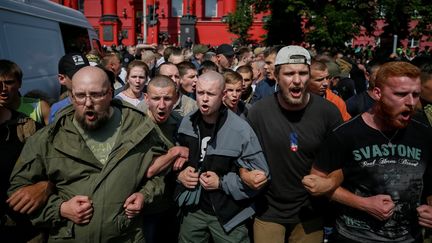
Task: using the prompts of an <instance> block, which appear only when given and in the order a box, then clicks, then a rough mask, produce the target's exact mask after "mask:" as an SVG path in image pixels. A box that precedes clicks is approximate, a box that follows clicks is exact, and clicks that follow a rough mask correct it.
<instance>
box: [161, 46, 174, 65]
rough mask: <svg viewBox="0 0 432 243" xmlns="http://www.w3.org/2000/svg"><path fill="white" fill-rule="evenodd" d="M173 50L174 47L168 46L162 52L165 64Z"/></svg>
mask: <svg viewBox="0 0 432 243" xmlns="http://www.w3.org/2000/svg"><path fill="white" fill-rule="evenodd" d="M174 49H176V47H174V46H168V47H167V48H165V50H164V52H163V57H164V60H165V62H168V58H169V56H170V55H171V53H172V52H173V51H174Z"/></svg>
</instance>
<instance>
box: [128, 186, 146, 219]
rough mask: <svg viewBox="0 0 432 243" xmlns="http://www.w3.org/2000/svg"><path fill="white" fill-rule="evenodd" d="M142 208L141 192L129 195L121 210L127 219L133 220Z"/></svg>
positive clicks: (142, 198) (142, 196)
mask: <svg viewBox="0 0 432 243" xmlns="http://www.w3.org/2000/svg"><path fill="white" fill-rule="evenodd" d="M143 206H144V195H143V194H142V193H141V192H135V193H134V194H132V195H130V196H129V197H128V198H127V199H126V201H125V203H124V204H123V208H124V209H125V213H126V215H127V217H128V218H133V217H135V216H137V215H138V214H139V213H141V209H142V208H143Z"/></svg>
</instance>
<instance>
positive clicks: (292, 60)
mask: <svg viewBox="0 0 432 243" xmlns="http://www.w3.org/2000/svg"><path fill="white" fill-rule="evenodd" d="M282 64H307V65H311V55H310V53H309V52H308V50H306V49H305V48H303V47H301V46H285V47H283V48H282V49H280V50H279V52H278V53H277V55H276V61H275V65H282Z"/></svg>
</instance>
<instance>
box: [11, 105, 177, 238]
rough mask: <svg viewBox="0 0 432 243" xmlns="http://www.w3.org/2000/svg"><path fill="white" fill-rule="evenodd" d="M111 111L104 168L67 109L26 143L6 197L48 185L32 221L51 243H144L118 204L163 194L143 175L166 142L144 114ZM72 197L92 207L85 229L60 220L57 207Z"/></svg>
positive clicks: (138, 222)
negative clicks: (112, 134) (113, 125)
mask: <svg viewBox="0 0 432 243" xmlns="http://www.w3.org/2000/svg"><path fill="white" fill-rule="evenodd" d="M112 106H115V107H118V108H119V109H120V110H121V113H122V121H121V125H120V126H121V128H120V131H119V134H118V137H117V141H116V143H115V145H114V147H113V149H112V152H111V154H110V156H109V159H108V161H107V162H106V164H105V165H102V164H101V163H100V162H99V161H98V160H97V159H96V158H95V157H94V155H93V153H92V152H91V151H90V149H89V148H88V147H87V145H86V143H85V142H84V140H83V139H82V137H81V135H80V133H79V132H78V131H77V129H76V127H75V126H74V125H73V123H72V121H73V115H74V109H73V107H72V106H69V107H66V108H65V109H63V110H62V112H61V114H59V117H58V119H57V120H56V122H55V123H53V124H50V125H49V126H47V127H45V128H44V129H42V130H40V131H39V132H38V133H36V134H35V135H34V136H33V137H31V138H30V139H29V140H28V142H27V143H26V145H25V146H24V149H23V151H22V153H21V155H20V158H19V159H18V161H17V164H16V166H15V168H14V172H13V173H12V176H11V188H10V190H9V192H10V193H12V192H13V191H15V190H17V189H18V188H20V187H22V186H25V185H29V184H33V183H35V182H37V181H41V180H50V181H51V182H53V183H54V184H55V186H56V188H57V193H56V194H54V195H51V196H50V198H49V200H48V202H47V204H46V205H45V207H43V208H42V209H41V210H39V211H38V212H37V213H35V214H34V215H32V222H33V224H35V225H44V226H48V227H49V228H50V234H49V236H50V239H49V241H50V242H143V241H144V240H143V234H142V229H141V222H142V218H141V217H140V216H138V217H135V218H133V219H132V220H130V219H128V218H127V217H126V215H125V213H124V209H123V204H124V202H125V200H126V198H127V197H129V196H130V195H131V194H133V193H134V192H138V191H141V192H143V193H144V195H145V198H146V202H150V201H151V200H152V198H153V196H154V195H155V194H160V193H162V191H163V189H161V188H163V184H162V185H160V184H159V183H160V181H156V182H155V181H152V180H150V181H148V180H147V179H146V177H145V172H146V170H147V168H148V167H149V165H150V164H151V161H152V159H153V156H154V155H160V154H163V153H165V152H166V148H167V146H168V144H169V141H167V140H166V138H165V137H164V136H163V135H162V134H161V132H160V130H159V129H158V128H157V127H156V126H155V125H154V123H153V122H152V121H151V120H150V119H149V118H148V117H147V116H145V115H144V114H143V113H141V112H139V111H138V110H135V109H132V108H131V107H129V106H127V105H125V104H124V103H122V102H121V101H117V100H113V102H112ZM146 183H147V185H146V187H144V185H145V184H146ZM76 195H86V196H89V197H90V198H91V200H92V202H93V208H94V211H93V217H92V219H91V221H90V223H89V224H87V225H75V224H73V223H72V221H69V220H66V219H65V218H62V217H61V216H60V213H59V212H60V204H61V203H62V202H63V201H66V200H69V199H71V198H72V197H74V196H76Z"/></svg>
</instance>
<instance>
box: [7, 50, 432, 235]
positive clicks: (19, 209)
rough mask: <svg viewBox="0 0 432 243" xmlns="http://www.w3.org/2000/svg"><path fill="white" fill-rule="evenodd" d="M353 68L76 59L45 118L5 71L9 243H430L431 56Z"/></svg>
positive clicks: (345, 56)
mask: <svg viewBox="0 0 432 243" xmlns="http://www.w3.org/2000/svg"><path fill="white" fill-rule="evenodd" d="M357 56H358V54H357ZM355 58H356V54H354V55H351V54H350V53H343V52H340V51H336V52H330V51H328V50H324V51H322V52H317V51H316V50H315V49H313V48H308V49H306V48H304V47H302V46H297V45H289V46H272V47H267V48H263V47H259V48H255V49H252V48H250V47H241V48H237V49H236V50H235V49H234V48H233V47H232V46H231V45H229V44H222V45H219V46H218V47H216V48H209V47H208V46H206V45H201V44H196V45H191V46H190V47H189V48H184V49H181V48H178V47H173V46H160V47H156V46H151V45H142V44H139V45H137V46H130V47H128V48H127V49H126V50H125V52H124V53H120V52H114V51H113V52H110V53H107V54H105V55H104V56H98V55H97V53H94V52H92V53H88V54H86V55H85V54H83V53H70V54H66V55H65V56H63V57H62V58H61V59H60V60H59V64H58V80H59V83H60V84H61V85H62V87H63V89H64V90H65V93H64V94H63V95H62V96H61V97H60V99H59V100H58V101H57V102H56V103H54V104H51V105H50V104H49V102H48V100H45V99H44V97H43V96H41V95H40V94H41V93H40V92H33V94H24V95H22V94H20V92H19V88H20V87H21V85H22V77H23V73H22V71H21V69H20V67H19V66H18V65H17V64H16V63H14V62H13V61H11V60H0V144H1V146H0V151H1V155H2V156H1V157H2V160H1V161H2V162H1V163H0V166H1V167H0V168H1V170H0V173H1V184H0V188H1V191H0V198H1V200H2V202H1V203H0V205H1V207H0V208H1V211H0V217H1V218H0V241H2V242H147V243H157V242H182V243H183V242H184V243H186V242H215V243H219V242H220V243H222V242H256V243H267V242H275V243H283V242H307V243H309V242H311V243H314V242H317V243H318V242H342V243H344V242H423V240H424V239H426V238H428V237H429V228H432V181H431V178H432V167H431V165H430V164H431V162H432V150H431V149H430V148H431V146H432V128H431V124H432V58H431V57H430V56H429V55H427V54H426V53H423V55H419V56H418V57H417V58H414V59H412V60H401V59H395V56H394V55H391V56H388V57H386V58H384V59H380V58H375V59H371V60H370V61H368V63H364V64H363V63H357V62H356V60H355ZM37 94H39V96H37Z"/></svg>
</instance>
